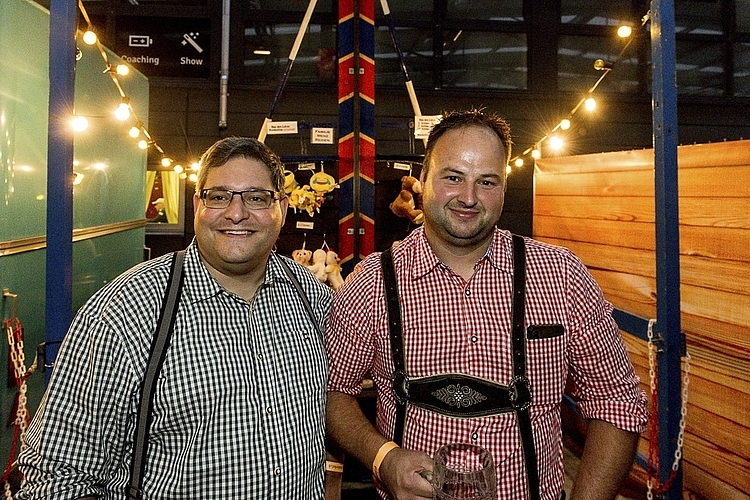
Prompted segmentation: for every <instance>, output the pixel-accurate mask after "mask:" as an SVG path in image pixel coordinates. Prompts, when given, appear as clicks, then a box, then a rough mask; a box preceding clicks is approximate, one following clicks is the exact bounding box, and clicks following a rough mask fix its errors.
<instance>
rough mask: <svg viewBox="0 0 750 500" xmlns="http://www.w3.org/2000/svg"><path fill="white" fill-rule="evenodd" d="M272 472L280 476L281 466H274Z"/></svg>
mask: <svg viewBox="0 0 750 500" xmlns="http://www.w3.org/2000/svg"><path fill="white" fill-rule="evenodd" d="M273 473H274V474H275V475H277V476H280V475H281V467H276V468H275V469H274V470H273Z"/></svg>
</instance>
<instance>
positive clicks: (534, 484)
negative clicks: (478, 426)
mask: <svg viewBox="0 0 750 500" xmlns="http://www.w3.org/2000/svg"><path fill="white" fill-rule="evenodd" d="M525 295H526V246H525V243H524V240H523V237H522V236H518V235H515V234H514V235H513V302H512V322H513V330H512V332H511V335H512V341H511V349H512V350H513V352H512V359H513V379H512V380H511V383H510V384H509V387H510V388H511V399H513V396H514V392H515V396H516V397H519V396H521V395H520V394H519V391H521V390H529V391H530V387H531V385H530V384H529V382H528V379H527V378H526V329H525V328H524V326H525V316H526V308H525V300H526V299H525ZM520 382H523V383H520ZM514 389H515V390H514ZM526 396H527V395H526V394H524V395H523V397H520V398H518V399H520V400H522V401H524V400H525V401H529V402H530V401H531V394H530V393H529V394H528V399H526ZM529 406H530V404H525V405H523V406H521V407H520V408H517V409H516V417H517V419H518V429H519V431H520V434H521V445H522V447H523V457H524V460H525V462H526V478H527V480H528V483H529V497H530V498H531V500H539V496H540V492H539V471H538V470H537V464H536V452H535V450H534V435H533V433H532V430H531V417H530V416H529Z"/></svg>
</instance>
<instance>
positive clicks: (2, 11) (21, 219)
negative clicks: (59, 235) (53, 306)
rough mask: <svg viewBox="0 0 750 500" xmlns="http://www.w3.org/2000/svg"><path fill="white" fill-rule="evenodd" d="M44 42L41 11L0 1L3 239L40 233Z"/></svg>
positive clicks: (19, 1) (45, 20)
mask: <svg viewBox="0 0 750 500" xmlns="http://www.w3.org/2000/svg"><path fill="white" fill-rule="evenodd" d="M48 44H49V14H48V13H47V12H46V11H44V10H43V9H41V8H40V7H38V6H37V5H36V4H34V3H31V2H27V1H24V0H2V1H0V169H1V170H2V172H0V181H2V190H3V199H2V205H1V206H0V240H2V241H7V240H12V239H18V238H24V237H28V236H38V235H41V234H44V226H45V219H46V215H45V214H46V205H45V203H44V197H45V193H46V182H47V167H46V165H47V109H48V102H49V83H48V80H49V78H48V74H49V70H48V68H47V66H48V61H49V57H48V48H47V47H48ZM37 197H41V198H40V199H37Z"/></svg>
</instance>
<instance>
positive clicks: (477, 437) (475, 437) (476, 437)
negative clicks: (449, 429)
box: [471, 432, 479, 441]
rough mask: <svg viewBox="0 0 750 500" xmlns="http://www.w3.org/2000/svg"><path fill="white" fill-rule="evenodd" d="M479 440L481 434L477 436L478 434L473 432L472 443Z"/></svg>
mask: <svg viewBox="0 0 750 500" xmlns="http://www.w3.org/2000/svg"><path fill="white" fill-rule="evenodd" d="M477 439H479V434H477V433H476V432H472V433H471V440H472V441H476V440H477Z"/></svg>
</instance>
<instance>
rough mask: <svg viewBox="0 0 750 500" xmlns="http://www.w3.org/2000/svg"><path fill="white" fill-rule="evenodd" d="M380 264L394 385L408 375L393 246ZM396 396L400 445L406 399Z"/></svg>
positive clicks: (395, 438)
mask: <svg viewBox="0 0 750 500" xmlns="http://www.w3.org/2000/svg"><path fill="white" fill-rule="evenodd" d="M380 265H381V267H382V268H383V285H384V287H385V300H386V305H387V311H388V333H389V335H388V336H389V337H390V340H391V353H392V355H393V356H392V357H393V383H394V386H395V385H396V384H398V383H399V381H401V382H403V381H404V380H405V377H406V362H405V361H404V337H403V335H402V328H401V305H400V304H399V295H398V282H397V281H396V270H395V269H394V267H393V247H389V248H388V249H387V250H386V251H385V252H383V253H381V254H380ZM394 396H396V425H395V426H394V428H393V442H394V443H396V444H397V445H399V446H402V445H403V440H404V424H405V422H406V400H405V399H403V398H401V397H399V396H398V392H397V391H395V390H394Z"/></svg>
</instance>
